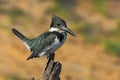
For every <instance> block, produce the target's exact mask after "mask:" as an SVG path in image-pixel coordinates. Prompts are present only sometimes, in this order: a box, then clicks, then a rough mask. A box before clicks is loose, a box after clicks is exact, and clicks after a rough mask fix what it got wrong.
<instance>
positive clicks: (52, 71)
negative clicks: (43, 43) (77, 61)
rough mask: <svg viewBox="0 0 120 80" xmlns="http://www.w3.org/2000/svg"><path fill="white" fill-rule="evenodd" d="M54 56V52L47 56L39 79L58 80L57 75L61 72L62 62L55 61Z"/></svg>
mask: <svg viewBox="0 0 120 80" xmlns="http://www.w3.org/2000/svg"><path fill="white" fill-rule="evenodd" d="M54 57H55V54H54V53H52V54H50V55H48V56H47V58H48V61H47V64H46V66H45V69H44V72H43V76H42V79H41V80H60V77H59V75H60V72H61V68H62V64H61V63H60V62H55V61H54Z"/></svg>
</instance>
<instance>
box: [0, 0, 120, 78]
mask: <svg viewBox="0 0 120 80" xmlns="http://www.w3.org/2000/svg"><path fill="white" fill-rule="evenodd" d="M97 1H98V0H69V1H68V0H66V1H64V0H61V1H60V0H20V1H19V0H0V35H1V37H0V44H1V45H0V80H30V79H31V78H32V77H35V78H36V79H39V78H40V76H41V74H42V72H43V71H42V70H43V68H44V65H45V62H46V58H45V57H42V58H40V59H33V60H30V61H26V58H27V57H28V56H29V55H30V52H29V51H28V50H27V49H26V48H25V46H24V45H23V43H22V41H21V40H19V39H18V38H17V37H16V36H14V35H13V34H12V32H11V29H12V28H17V29H18V30H20V31H21V32H22V33H23V34H25V35H26V36H27V37H29V38H33V37H35V36H37V35H39V34H40V33H42V32H44V31H46V30H47V29H49V24H50V21H51V19H50V18H51V15H52V14H55V15H58V16H60V17H62V18H64V19H65V21H66V22H67V24H68V26H69V27H70V28H71V29H72V30H73V31H74V32H75V33H76V35H77V38H73V37H71V36H70V35H68V39H67V41H66V42H65V44H64V45H63V46H62V47H61V48H60V49H59V50H58V51H57V52H56V60H57V61H60V62H61V63H62V65H63V67H62V73H61V80H120V59H119V54H118V53H119V49H120V46H119V45H118V47H116V48H118V49H117V51H118V53H117V51H115V50H116V49H115V50H113V51H112V52H109V51H107V50H106V49H105V46H104V45H106V41H108V42H109V41H117V42H118V43H119V42H120V37H119V36H120V35H119V32H117V30H118V31H119V30H120V27H119V26H120V15H119V14H120V1H119V0H105V1H106V2H105V3H102V2H100V4H99V1H98V2H97ZM102 1H103V2H104V0H102ZM100 6H101V7H100ZM91 24H92V26H93V27H92V28H91V27H90V28H89V27H87V28H86V25H87V26H89V25H91ZM84 27H85V29H84ZM96 27H97V28H96ZM87 29H88V30H87ZM81 30H83V31H81ZM86 31H87V33H84V32H86ZM86 36H91V37H92V39H91V37H90V38H88V37H86ZM86 38H87V39H86ZM91 40H92V41H91ZM108 48H109V46H108ZM110 49H111V48H110ZM110 51H111V50H110ZM114 51H115V52H116V53H117V56H116V55H114V54H115V52H114ZM109 53H110V54H109ZM111 54H113V55H111Z"/></svg>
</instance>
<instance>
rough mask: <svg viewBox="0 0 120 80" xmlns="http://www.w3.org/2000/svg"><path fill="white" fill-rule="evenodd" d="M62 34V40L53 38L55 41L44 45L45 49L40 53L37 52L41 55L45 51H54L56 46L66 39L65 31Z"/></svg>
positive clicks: (59, 45) (58, 46)
mask: <svg viewBox="0 0 120 80" xmlns="http://www.w3.org/2000/svg"><path fill="white" fill-rule="evenodd" d="M62 35H63V36H64V38H63V40H62V42H60V41H59V39H58V38H57V36H56V38H55V41H54V43H53V44H51V45H49V46H48V47H46V48H45V49H43V51H42V52H41V53H39V56H43V55H44V54H46V53H53V52H55V51H56V50H57V49H58V48H60V47H61V46H62V44H63V43H64V42H65V40H66V34H65V32H64V33H62Z"/></svg>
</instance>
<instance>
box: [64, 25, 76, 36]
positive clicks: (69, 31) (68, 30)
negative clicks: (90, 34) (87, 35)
mask: <svg viewBox="0 0 120 80" xmlns="http://www.w3.org/2000/svg"><path fill="white" fill-rule="evenodd" d="M64 30H65V31H66V32H67V33H69V34H70V35H72V36H74V37H76V35H75V34H74V33H73V32H72V31H71V30H70V29H69V28H68V27H66V28H65V29H64Z"/></svg>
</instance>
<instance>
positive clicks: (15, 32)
mask: <svg viewBox="0 0 120 80" xmlns="http://www.w3.org/2000/svg"><path fill="white" fill-rule="evenodd" d="M12 32H13V33H14V34H15V35H16V36H17V37H18V38H20V39H21V40H23V41H25V40H27V38H26V37H25V36H24V35H23V34H22V33H20V32H19V31H18V30H16V29H15V28H13V29H12Z"/></svg>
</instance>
